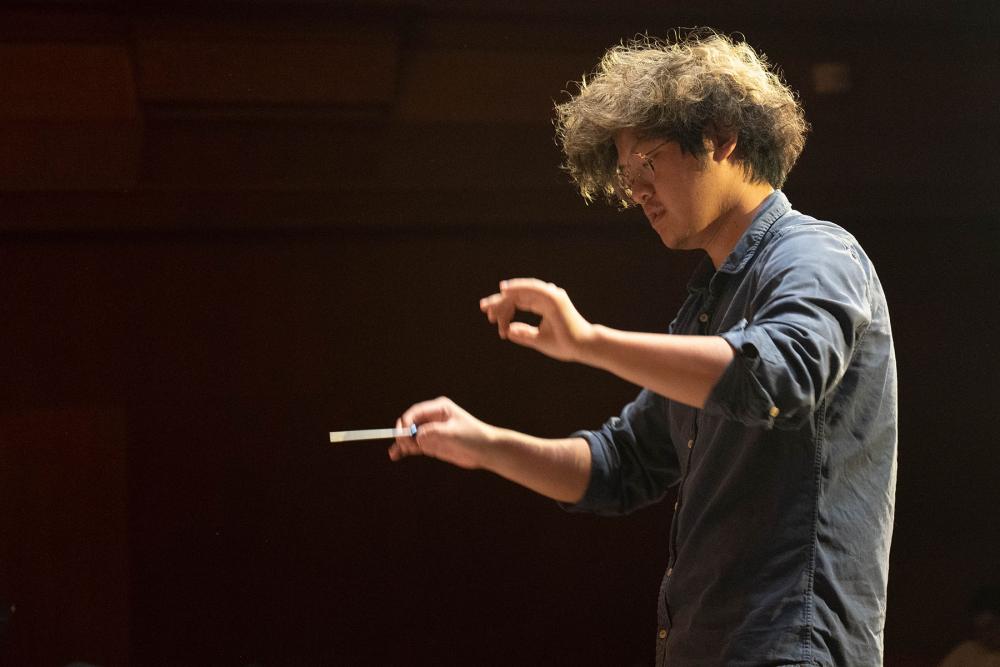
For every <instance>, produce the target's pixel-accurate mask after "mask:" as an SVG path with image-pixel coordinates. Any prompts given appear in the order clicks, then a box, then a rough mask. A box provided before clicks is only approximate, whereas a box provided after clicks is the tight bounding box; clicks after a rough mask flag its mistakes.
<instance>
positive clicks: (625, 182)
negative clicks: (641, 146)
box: [615, 141, 670, 204]
mask: <svg viewBox="0 0 1000 667" xmlns="http://www.w3.org/2000/svg"><path fill="white" fill-rule="evenodd" d="M668 143H670V142H669V141H664V142H662V143H660V144H658V145H657V146H656V147H654V148H653V149H652V150H650V151H647V152H645V153H633V154H632V155H630V156H629V162H630V163H631V162H633V161H636V160H637V161H638V162H639V166H638V167H637V168H635V169H632V166H631V164H626V165H625V166H622V165H618V168H617V169H615V178H616V179H617V181H618V190H619V191H620V192H621V194H623V195H625V200H626V201H627V202H628V203H629V204H637V203H638V202H636V201H635V200H634V199H633V198H632V184H633V183H635V182H636V181H637V180H638V181H640V182H643V183H646V184H649V183H652V182H653V175H654V174H655V172H656V170H655V169H654V168H653V153H655V152H656V151H658V150H660V149H661V148H663V147H664V146H666V145H667V144H668Z"/></svg>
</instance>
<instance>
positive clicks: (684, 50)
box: [555, 29, 809, 206]
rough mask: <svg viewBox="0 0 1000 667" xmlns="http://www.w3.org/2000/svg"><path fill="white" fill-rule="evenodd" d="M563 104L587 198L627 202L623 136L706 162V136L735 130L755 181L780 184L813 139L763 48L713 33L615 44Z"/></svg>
mask: <svg viewBox="0 0 1000 667" xmlns="http://www.w3.org/2000/svg"><path fill="white" fill-rule="evenodd" d="M576 86H577V88H578V90H577V92H576V94H575V95H571V99H569V100H568V101H566V102H563V103H561V104H557V105H556V107H555V111H556V119H555V125H556V139H557V141H558V143H559V144H560V145H561V147H562V150H563V153H564V155H565V158H566V159H565V163H564V164H563V168H564V169H565V170H566V171H568V172H569V174H570V176H571V177H572V178H573V180H574V181H575V182H576V184H577V186H578V187H579V189H580V193H581V194H582V195H583V197H584V199H586V200H587V201H591V200H593V199H594V196H595V195H597V194H603V195H605V197H607V199H608V201H609V202H611V203H617V204H620V205H622V206H628V205H629V202H628V198H627V197H625V194H624V193H622V192H620V191H619V188H618V185H617V181H616V179H615V170H616V166H617V152H616V149H615V144H614V135H615V133H616V132H617V131H619V130H622V129H625V128H631V129H633V130H634V131H635V132H636V133H637V134H638V135H639V136H640V137H643V138H648V137H659V138H663V139H667V140H671V141H676V142H677V143H678V144H679V145H680V147H681V150H682V151H684V152H685V153H690V154H692V155H695V156H697V157H699V158H700V159H704V158H705V155H706V154H707V149H706V147H705V135H706V133H708V132H713V131H725V132H733V133H735V134H736V137H737V141H736V151H735V158H736V159H737V160H738V161H739V162H740V163H741V166H742V167H743V170H744V172H745V173H746V174H747V177H748V178H749V179H750V180H751V181H752V182H757V183H763V182H767V183H770V184H771V185H772V186H773V187H775V188H780V187H781V186H782V185H783V184H784V182H785V178H786V177H787V176H788V172H789V171H791V169H792V166H793V165H794V164H795V161H796V160H797V159H798V157H799V154H800V153H801V152H802V148H803V146H804V145H805V135H806V132H808V130H809V124H808V123H807V122H806V120H805V115H804V113H803V111H802V106H801V105H800V104H799V101H798V97H797V95H796V94H795V93H794V92H793V91H792V90H791V89H790V88H789V87H788V86H787V85H786V84H785V83H784V82H783V81H782V79H781V77H780V74H779V73H778V72H776V71H775V70H773V68H771V67H770V65H769V64H768V62H767V59H766V57H765V56H764V55H763V54H758V53H757V52H756V51H754V49H753V48H752V47H751V46H750V45H748V44H747V43H746V42H743V41H736V40H733V39H732V38H730V37H727V36H725V35H721V34H719V33H716V32H715V31H713V30H709V29H696V30H691V31H688V32H686V33H681V32H680V31H678V32H677V33H676V34H675V35H674V38H673V39H671V40H659V39H655V38H651V37H648V36H640V37H638V38H636V39H633V40H631V41H629V42H624V43H622V44H619V45H617V46H614V47H612V48H610V49H609V50H608V51H607V52H606V53H605V54H604V56H603V57H602V58H601V61H600V63H599V64H598V66H597V68H596V69H595V70H594V73H593V74H592V75H591V76H590V77H589V78H588V77H584V78H583V80H582V81H580V82H579V83H577V84H576Z"/></svg>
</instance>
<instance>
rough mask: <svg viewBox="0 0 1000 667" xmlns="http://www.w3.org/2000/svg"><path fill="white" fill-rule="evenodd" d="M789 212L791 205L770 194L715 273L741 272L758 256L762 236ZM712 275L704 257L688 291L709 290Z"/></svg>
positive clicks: (779, 194) (779, 193) (712, 268)
mask: <svg viewBox="0 0 1000 667" xmlns="http://www.w3.org/2000/svg"><path fill="white" fill-rule="evenodd" d="M791 208H792V205H791V204H790V203H789V201H788V198H787V197H786V196H785V193H783V192H782V191H781V190H775V191H774V192H772V193H771V194H769V195H768V196H767V198H766V199H764V201H763V202H761V204H760V206H758V207H757V213H756V214H755V215H754V217H753V220H752V221H751V222H750V226H749V227H747V229H746V231H745V232H743V236H741V237H740V240H739V241H737V242H736V246H735V247H734V248H733V250H732V252H730V253H729V256H728V257H726V261H724V262H723V263H722V266H720V267H719V269H718V273H739V272H740V271H742V270H743V267H745V266H746V265H747V262H749V261H750V259H751V258H752V257H753V256H754V255H755V254H756V253H757V248H758V247H759V246H760V242H761V240H762V239H763V238H764V235H765V234H767V232H768V231H769V230H770V229H771V225H773V224H774V222H775V221H776V220H777V219H778V218H780V217H781V216H783V215H784V214H785V213H787V212H788V211H790V210H791ZM715 273H716V270H715V266H714V265H713V264H712V258H711V257H708V256H706V257H705V258H704V259H702V261H701V262H700V263H699V264H698V267H697V268H696V269H695V272H694V275H693V276H691V280H690V281H689V282H688V290H689V291H692V292H694V291H698V290H703V289H705V288H706V287H708V283H709V281H710V280H711V279H712V277H713V276H714V275H715Z"/></svg>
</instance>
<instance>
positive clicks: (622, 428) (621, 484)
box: [560, 390, 680, 515]
mask: <svg viewBox="0 0 1000 667" xmlns="http://www.w3.org/2000/svg"><path fill="white" fill-rule="evenodd" d="M573 435H574V436H577V437H582V438H584V439H585V440H586V441H587V443H588V444H589V446H590V454H591V467H590V482H589V484H588V486H587V491H586V493H585V494H584V497H583V499H581V500H580V502H578V503H576V504H566V503H560V506H561V507H563V508H564V509H567V510H569V511H574V512H592V513H595V514H603V515H620V514H627V513H629V512H632V511H634V510H636V509H639V508H641V507H645V506H646V505H650V504H652V503H654V502H656V501H657V500H659V499H660V498H662V497H663V496H664V494H665V493H666V492H667V489H669V488H670V486H672V485H673V484H675V483H676V482H677V480H678V479H679V477H680V468H679V466H678V463H677V453H676V451H675V449H674V447H673V444H672V443H671V440H670V432H669V428H668V421H667V406H666V400H665V399H664V398H663V397H662V396H660V395H658V394H655V393H653V392H651V391H649V390H643V391H642V392H640V393H639V396H638V397H637V398H636V399H635V400H634V401H632V402H631V403H629V404H628V405H626V406H625V408H624V409H623V410H622V412H621V414H620V415H619V416H618V417H612V418H611V419H609V420H608V421H607V422H606V423H605V424H604V425H603V426H602V427H601V428H599V429H597V430H594V431H578V432H576V433H574V434H573Z"/></svg>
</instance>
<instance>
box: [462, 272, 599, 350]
mask: <svg viewBox="0 0 1000 667" xmlns="http://www.w3.org/2000/svg"><path fill="white" fill-rule="evenodd" d="M479 309H480V310H482V311H483V313H485V314H486V317H487V319H488V320H489V321H490V322H492V323H493V324H496V325H497V331H498V332H499V333H500V337H501V338H504V339H506V340H510V341H512V342H514V343H517V344H518V345H524V346H525V347H530V348H533V349H535V350H538V351H539V352H541V353H543V354H546V355H548V356H550V357H552V358H554V359H559V360H561V361H582V360H583V359H582V357H583V351H584V348H585V346H586V344H587V343H588V342H589V341H590V340H591V338H592V337H593V325H592V324H591V323H590V322H588V321H587V320H585V319H583V317H582V316H581V315H580V313H578V312H577V310H576V308H574V307H573V302H572V301H570V299H569V296H568V295H567V294H566V290H564V289H561V288H559V287H556V286H555V285H553V284H552V283H546V282H542V281H541V280H536V279H535V278H515V279H512V280H505V281H503V282H501V283H500V292H499V293H497V294H491V295H490V296H488V297H486V298H484V299H481V300H480V301H479ZM518 310H521V311H525V312H529V313H534V314H536V315H539V316H540V317H541V318H542V319H541V322H539V324H538V326H537V327H535V326H531V325H530V324H526V323H524V322H513V321H512V320H513V319H514V315H515V313H516V312H517V311H518Z"/></svg>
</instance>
